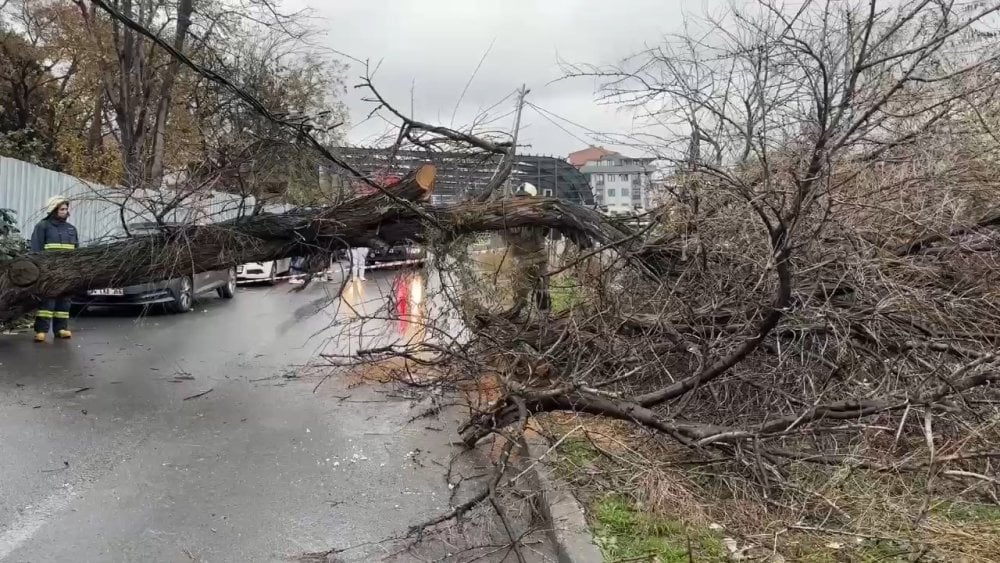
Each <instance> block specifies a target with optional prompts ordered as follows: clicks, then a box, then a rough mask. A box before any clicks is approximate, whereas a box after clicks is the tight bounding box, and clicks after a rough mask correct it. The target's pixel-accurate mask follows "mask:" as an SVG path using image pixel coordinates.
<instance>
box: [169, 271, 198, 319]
mask: <svg viewBox="0 0 1000 563" xmlns="http://www.w3.org/2000/svg"><path fill="white" fill-rule="evenodd" d="M173 294H174V302H173V303H171V304H170V311H171V312H173V313H187V312H188V311H190V310H191V308H192V307H193V306H194V284H193V283H192V282H191V278H190V277H188V276H184V277H183V278H181V280H180V281H179V282H178V283H177V289H176V290H173Z"/></svg>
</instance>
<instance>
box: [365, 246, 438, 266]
mask: <svg viewBox="0 0 1000 563" xmlns="http://www.w3.org/2000/svg"><path fill="white" fill-rule="evenodd" d="M426 259H427V250H426V249H425V248H424V247H422V246H419V245H417V244H415V243H411V242H403V243H399V244H395V245H393V246H390V247H389V248H387V249H385V250H382V251H378V250H375V249H374V248H373V249H371V250H369V251H368V259H367V260H365V264H366V265H368V266H374V265H375V264H384V263H386V262H407V261H413V260H418V261H420V262H423V261H424V260H426Z"/></svg>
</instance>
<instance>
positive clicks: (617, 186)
mask: <svg viewBox="0 0 1000 563" xmlns="http://www.w3.org/2000/svg"><path fill="white" fill-rule="evenodd" d="M569 162H570V164H572V165H574V166H576V167H577V168H578V169H579V170H580V173H582V174H583V175H584V176H586V177H587V180H588V182H589V184H590V188H591V190H593V193H594V201H595V202H596V203H597V205H598V207H600V209H601V210H602V211H604V212H606V213H610V214H615V215H624V214H630V213H635V212H636V211H640V210H644V209H645V208H646V207H647V206H648V205H649V201H648V191H649V186H650V180H651V176H652V174H653V166H652V163H653V159H651V158H634V157H629V156H625V155H622V154H621V153H617V152H614V151H610V150H607V149H605V148H603V147H591V148H588V149H584V150H582V151H577V152H574V153H572V154H570V155H569Z"/></svg>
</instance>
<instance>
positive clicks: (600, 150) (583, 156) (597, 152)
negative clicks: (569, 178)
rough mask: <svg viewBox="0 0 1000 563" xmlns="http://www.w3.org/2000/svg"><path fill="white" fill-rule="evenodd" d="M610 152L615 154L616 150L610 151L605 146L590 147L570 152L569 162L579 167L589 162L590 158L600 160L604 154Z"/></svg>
mask: <svg viewBox="0 0 1000 563" xmlns="http://www.w3.org/2000/svg"><path fill="white" fill-rule="evenodd" d="M609 154H615V151H609V150H608V149H606V148H604V147H590V148H589V149H583V150H582V151H576V152H571V153H569V163H570V164H572V165H573V166H576V167H577V168H579V167H581V166H583V165H584V164H587V162H588V161H590V160H600V159H601V157H602V156H607V155H609Z"/></svg>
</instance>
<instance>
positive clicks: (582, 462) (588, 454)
mask: <svg viewBox="0 0 1000 563" xmlns="http://www.w3.org/2000/svg"><path fill="white" fill-rule="evenodd" d="M556 452H557V454H558V455H557V456H556V457H555V459H554V463H553V469H555V473H556V476H558V477H560V478H562V479H566V480H569V481H572V480H573V477H574V475H576V474H577V472H578V471H580V469H581V468H584V467H588V466H590V465H591V464H593V463H594V461H595V460H596V459H597V458H598V457H599V456H600V453H599V452H598V451H597V450H596V449H594V446H592V445H591V443H590V441H588V440H586V439H582V438H569V439H567V440H564V441H563V443H561V444H559V447H558V448H557V449H556Z"/></svg>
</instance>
